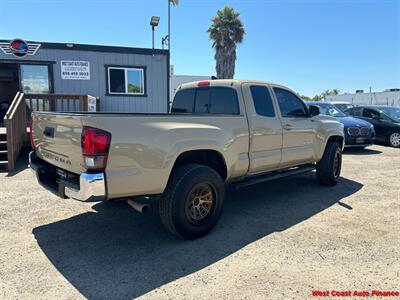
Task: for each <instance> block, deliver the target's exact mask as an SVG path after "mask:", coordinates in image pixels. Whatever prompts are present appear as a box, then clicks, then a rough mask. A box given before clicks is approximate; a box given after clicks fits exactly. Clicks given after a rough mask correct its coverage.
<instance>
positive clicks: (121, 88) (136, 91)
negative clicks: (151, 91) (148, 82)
mask: <svg viewBox="0 0 400 300" xmlns="http://www.w3.org/2000/svg"><path fill="white" fill-rule="evenodd" d="M108 93H109V94H118V95H144V94H145V86H144V69H143V68H120V67H108Z"/></svg>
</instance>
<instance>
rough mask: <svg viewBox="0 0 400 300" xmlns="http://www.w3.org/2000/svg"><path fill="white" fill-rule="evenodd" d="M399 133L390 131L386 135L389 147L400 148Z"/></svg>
mask: <svg viewBox="0 0 400 300" xmlns="http://www.w3.org/2000/svg"><path fill="white" fill-rule="evenodd" d="M399 138H400V132H399V131H392V132H391V133H389V134H388V136H387V138H386V140H387V142H388V144H389V145H390V146H391V147H394V148H400V140H399Z"/></svg>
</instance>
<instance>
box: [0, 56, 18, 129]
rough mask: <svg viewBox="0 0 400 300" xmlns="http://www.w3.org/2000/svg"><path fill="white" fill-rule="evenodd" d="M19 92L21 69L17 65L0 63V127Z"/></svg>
mask: <svg viewBox="0 0 400 300" xmlns="http://www.w3.org/2000/svg"><path fill="white" fill-rule="evenodd" d="M18 91H19V68H18V65H17V64H1V63H0V126H3V125H4V124H3V119H4V116H5V114H6V112H7V110H8V108H9V107H10V104H11V102H12V100H13V99H14V97H15V94H16V93H17V92H18Z"/></svg>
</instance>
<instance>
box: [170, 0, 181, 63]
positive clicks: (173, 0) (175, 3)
mask: <svg viewBox="0 0 400 300" xmlns="http://www.w3.org/2000/svg"><path fill="white" fill-rule="evenodd" d="M171 4H173V5H178V4H179V0H168V35H167V37H168V50H169V51H170V50H171ZM170 55H171V54H170Z"/></svg>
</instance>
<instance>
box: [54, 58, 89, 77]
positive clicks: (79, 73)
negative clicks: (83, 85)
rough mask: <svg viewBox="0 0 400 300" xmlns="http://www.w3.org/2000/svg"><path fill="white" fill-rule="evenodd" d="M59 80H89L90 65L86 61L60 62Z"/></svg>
mask: <svg viewBox="0 0 400 300" xmlns="http://www.w3.org/2000/svg"><path fill="white" fill-rule="evenodd" d="M61 79H71V80H90V63H89V62H88V61H73V60H62V61H61Z"/></svg>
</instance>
